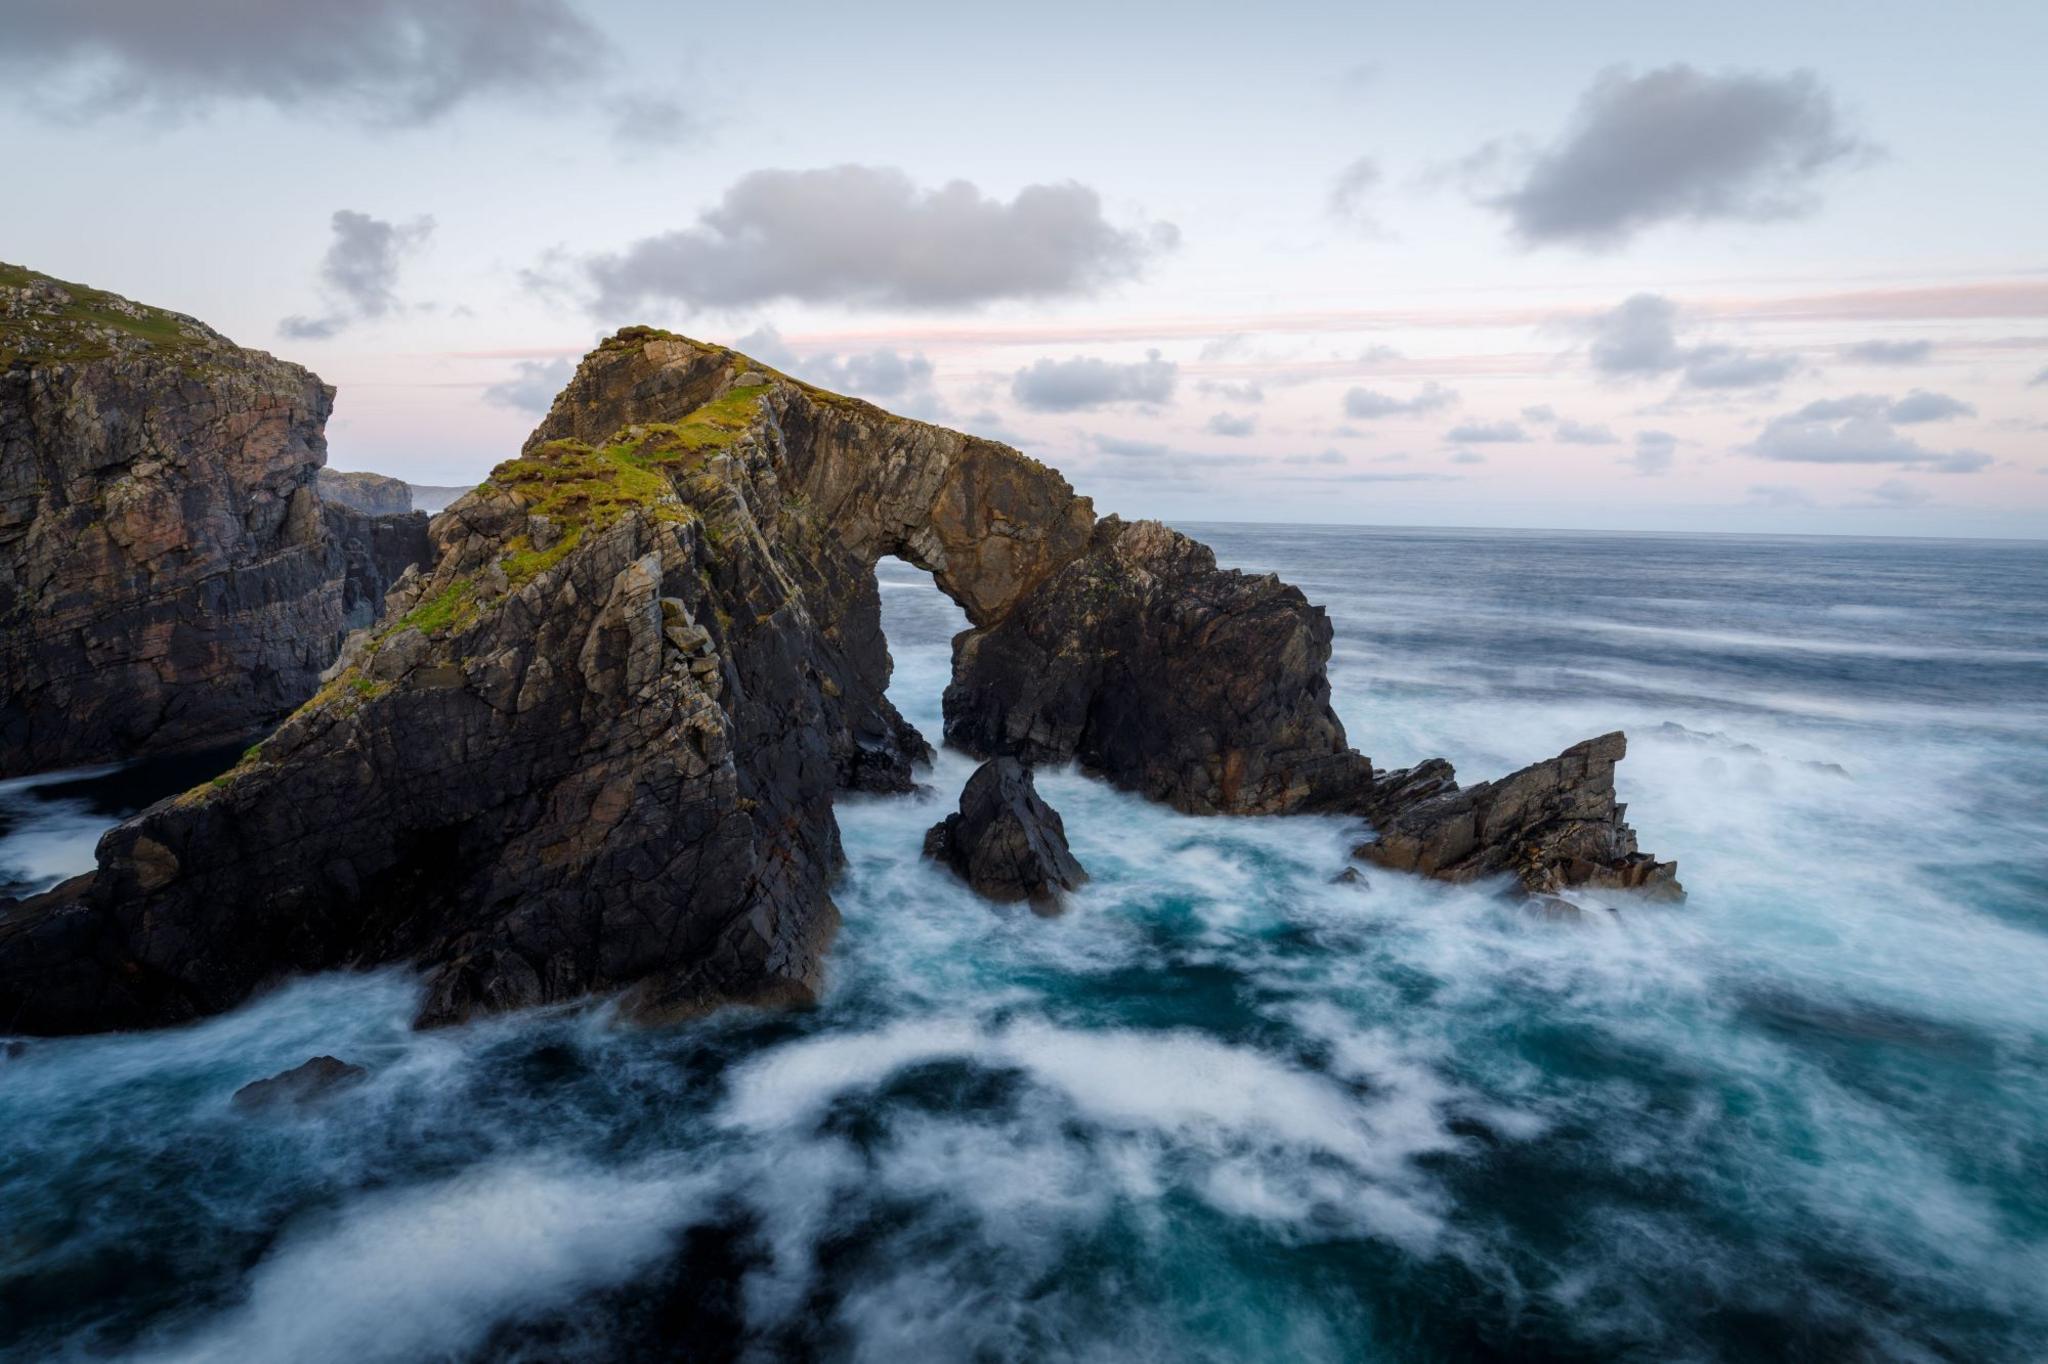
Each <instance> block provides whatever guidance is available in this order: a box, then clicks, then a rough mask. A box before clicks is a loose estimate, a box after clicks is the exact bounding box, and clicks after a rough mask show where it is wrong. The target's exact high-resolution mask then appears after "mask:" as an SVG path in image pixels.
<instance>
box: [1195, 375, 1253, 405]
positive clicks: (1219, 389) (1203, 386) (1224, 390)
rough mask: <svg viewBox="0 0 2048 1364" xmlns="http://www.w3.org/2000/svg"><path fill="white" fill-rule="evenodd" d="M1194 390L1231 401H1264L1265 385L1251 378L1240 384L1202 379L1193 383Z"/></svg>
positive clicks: (1207, 395)
mask: <svg viewBox="0 0 2048 1364" xmlns="http://www.w3.org/2000/svg"><path fill="white" fill-rule="evenodd" d="M1195 392H1197V393H1200V394H1203V395H1204V396H1206V397H1210V398H1221V399H1223V400H1224V401H1225V402H1232V403H1262V402H1264V401H1266V389H1265V386H1264V385H1262V384H1259V383H1257V382H1255V381H1253V380H1249V379H1248V380H1246V381H1245V382H1244V383H1241V384H1230V383H1223V382H1221V381H1219V380H1216V379H1204V380H1202V381H1201V382H1200V383H1198V384H1196V385H1195Z"/></svg>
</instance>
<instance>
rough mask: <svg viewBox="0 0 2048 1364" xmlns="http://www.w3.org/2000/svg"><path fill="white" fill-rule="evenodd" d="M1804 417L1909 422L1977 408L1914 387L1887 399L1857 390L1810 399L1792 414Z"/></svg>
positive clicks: (1967, 412)
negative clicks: (1896, 397)
mask: <svg viewBox="0 0 2048 1364" xmlns="http://www.w3.org/2000/svg"><path fill="white" fill-rule="evenodd" d="M1796 415H1798V416H1800V417H1802V418H1804V419H1806V420H1808V421H1837V420H1840V419H1841V418H1844V417H1869V418H1873V419H1875V420H1878V421H1886V422H1893V423H1896V424H1897V425H1900V426H1912V425H1915V424H1917V423H1920V422H1938V421H1947V420H1949V419H1950V418H1952V417H1974V416H1976V415H1977V409H1976V408H1974V407H1972V406H1970V405H1969V404H1968V403H1966V402H1963V401H1962V400H1961V399H1958V398H1951V397H1949V396H1948V394H1946V393H1929V392H1928V391H1927V390H1926V389H1924V388H1916V389H1914V390H1913V391H1912V392H1911V393H1908V394H1907V395H1906V396H1905V397H1903V398H1899V399H1896V400H1894V399H1891V398H1886V397H1882V396H1880V395H1878V394H1875V393H1858V394H1856V395H1854V396H1853V397H1848V398H1822V399H1820V400H1819V401H1817V402H1810V403H1808V404H1807V405H1806V406H1805V407H1802V408H1800V409H1799V412H1798V413H1797V414H1796Z"/></svg>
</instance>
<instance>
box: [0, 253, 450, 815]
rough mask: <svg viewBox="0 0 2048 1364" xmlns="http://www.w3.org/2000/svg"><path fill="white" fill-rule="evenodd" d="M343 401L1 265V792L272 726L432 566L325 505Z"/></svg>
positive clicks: (403, 544) (311, 383)
mask: <svg viewBox="0 0 2048 1364" xmlns="http://www.w3.org/2000/svg"><path fill="white" fill-rule="evenodd" d="M333 398H334V394H333V390H332V389H330V388H328V387H327V386H326V385H324V384H322V383H321V382H320V380H319V378H318V377H317V376H315V375H313V374H312V373H310V372H309V371H307V370H305V369H302V368H300V367H299V366H297V365H293V364H288V363H286V362H284V361H281V360H277V359H273V358H272V357H271V356H268V355H265V354H263V353H262V352H259V351H251V350H245V349H243V348H241V347H239V346H236V345H234V344H233V343H232V342H230V341H228V340H227V338H225V337H223V336H221V335H220V334H219V333H217V332H215V331H213V330H212V329H210V328H208V327H206V326H204V325H202V324H200V323H198V322H195V321H193V320H192V319H191V318H188V317H182V316H180V315H178V314H175V313H169V312H165V311H163V310H161V309H156V308H149V307H144V306H142V305H140V304H136V303H132V302H130V301H128V300H127V299H123V298H119V297H116V296H115V295H112V294H107V293H102V292H100V291H97V290H93V289H88V288H85V287H83V286H79V285H72V284H64V283H60V282H59V281H56V280H52V279H50V278H48V277H46V276H42V275H37V274H34V273H33V272H30V271H26V270H22V269H20V268H18V267H15V266H8V265H0V776H9V775H15V774H18V773H22V772H29V771H35V770H38V769H42V768H49V767H59V766H66V765H70V764H75V763H84V762H93V761H101V760H105V759H112V758H122V757H128V756H132V755H134V754H138V753H142V752H148V751H161V750H167V749H175V748H179V747H185V746H190V745H194V744H200V743H205V742H207V741H210V740H218V739H220V738H222V737H223V736H234V735H238V734H242V733H247V732H251V731H253V730H256V729H258V728H261V727H264V726H266V725H268V724H272V723H275V721H276V720H277V719H278V717H280V716H281V715H283V714H285V713H287V712H288V711H290V710H291V709H292V707H294V706H296V705H297V704H299V703H300V702H301V701H303V700H305V698H306V697H307V696H309V695H311V694H312V692H313V691H314V689H315V688H316V687H317V686H318V674H319V672H320V670H321V669H322V668H324V667H325V666H326V665H327V664H328V662H329V661H331V660H332V658H333V656H334V653H335V650H336V648H337V647H338V646H339V644H340V642H341V638H342V636H343V634H344V633H345V631H346V629H347V628H349V627H350V626H351V625H359V624H366V623H367V622H368V621H369V620H370V619H373V618H374V617H375V614H376V610H377V607H378V605H379V603H380V602H381V599H382V595H383V591H384V587H385V586H386V584H387V583H388V582H389V581H390V579H391V578H392V577H395V576H396V573H397V572H398V570H399V569H401V568H403V567H404V565H405V564H406V563H409V562H411V561H412V560H414V559H416V558H417V557H419V555H420V554H421V553H422V552H423V551H424V549H425V522H424V518H418V519H416V520H415V519H412V518H396V519H391V518H372V517H367V516H365V515H364V514H362V513H361V512H358V511H355V510H352V509H350V508H346V507H338V506H334V505H331V504H325V503H323V502H322V500H321V499H320V498H319V496H318V495H317V494H316V492H315V489H314V476H315V473H316V471H317V470H318V469H319V467H320V465H321V463H322V461H323V460H324V458H325V453H326V445H325V440H324V437H323V435H322V428H323V424H324V423H325V421H326V419H327V414H328V411H329V409H330V408H331V407H332V405H333Z"/></svg>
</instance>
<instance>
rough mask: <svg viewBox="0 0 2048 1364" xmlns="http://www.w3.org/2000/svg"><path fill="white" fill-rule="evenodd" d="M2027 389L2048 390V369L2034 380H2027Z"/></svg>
mask: <svg viewBox="0 0 2048 1364" xmlns="http://www.w3.org/2000/svg"><path fill="white" fill-rule="evenodd" d="M2027 387H2028V388H2048V369H2044V370H2042V371H2041V372H2040V373H2039V374H2036V375H2035V376H2034V377H2033V378H2031V379H2029V380H2027Z"/></svg>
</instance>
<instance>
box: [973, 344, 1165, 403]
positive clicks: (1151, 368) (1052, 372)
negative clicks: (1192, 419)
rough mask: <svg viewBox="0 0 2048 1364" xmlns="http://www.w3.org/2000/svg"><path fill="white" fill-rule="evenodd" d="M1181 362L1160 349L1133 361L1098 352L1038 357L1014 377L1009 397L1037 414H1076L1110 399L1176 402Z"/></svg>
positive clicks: (1128, 401) (1118, 400)
mask: <svg viewBox="0 0 2048 1364" xmlns="http://www.w3.org/2000/svg"><path fill="white" fill-rule="evenodd" d="M1179 379H1180V366H1178V365H1176V364H1174V362H1173V361H1171V360H1162V359H1160V358H1159V352H1158V351H1156V350H1153V351H1146V352H1145V358H1144V359H1143V360H1141V361H1138V362H1136V363H1134V364H1127V365H1126V364H1117V363H1114V362H1112V361H1109V360H1099V359H1096V358H1094V357H1093V356H1084V355H1077V356H1075V357H1074V358H1072V359H1071V360H1039V361H1037V362H1036V363H1034V364H1033V365H1031V366H1030V367H1029V368H1027V369H1020V370H1018V371H1017V373H1016V376H1015V377H1014V378H1012V379H1011V380H1010V396H1011V397H1013V398H1015V399H1016V400H1017V401H1018V402H1019V403H1020V404H1022V405H1023V406H1025V407H1028V408H1030V409H1031V410H1032V411H1034V412H1074V411H1077V410H1079V409H1081V408H1084V407H1102V406H1105V405H1106V404H1109V403H1165V402H1171V401H1172V400H1173V390H1174V385H1175V384H1177V383H1178V382H1179Z"/></svg>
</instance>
